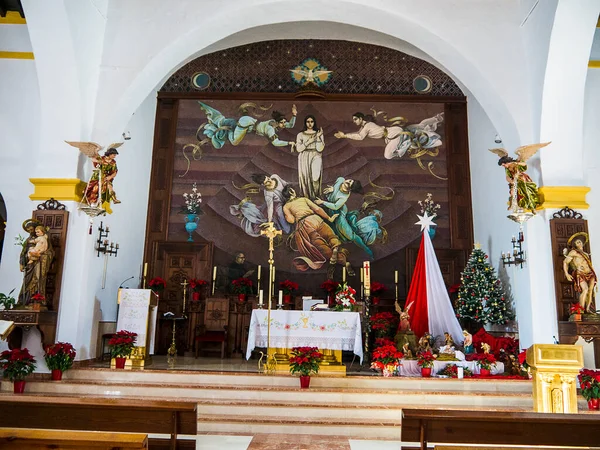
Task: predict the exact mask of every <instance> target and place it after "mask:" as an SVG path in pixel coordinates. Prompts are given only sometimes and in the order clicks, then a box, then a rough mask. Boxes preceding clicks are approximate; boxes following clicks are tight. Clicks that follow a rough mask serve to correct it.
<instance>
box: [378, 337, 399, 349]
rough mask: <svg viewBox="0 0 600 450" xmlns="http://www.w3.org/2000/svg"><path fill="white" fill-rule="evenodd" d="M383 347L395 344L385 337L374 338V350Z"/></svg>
mask: <svg viewBox="0 0 600 450" xmlns="http://www.w3.org/2000/svg"><path fill="white" fill-rule="evenodd" d="M384 345H396V343H395V342H394V341H392V340H391V339H390V338H386V337H380V338H375V348H378V347H383V346H384Z"/></svg>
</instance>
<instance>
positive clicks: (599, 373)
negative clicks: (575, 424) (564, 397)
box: [577, 369, 600, 402]
mask: <svg viewBox="0 0 600 450" xmlns="http://www.w3.org/2000/svg"><path fill="white" fill-rule="evenodd" d="M577 379H578V380H579V386H580V387H581V395H583V398H585V399H586V400H587V401H588V402H589V401H590V400H591V399H594V398H600V370H590V369H581V371H580V372H579V375H577Z"/></svg>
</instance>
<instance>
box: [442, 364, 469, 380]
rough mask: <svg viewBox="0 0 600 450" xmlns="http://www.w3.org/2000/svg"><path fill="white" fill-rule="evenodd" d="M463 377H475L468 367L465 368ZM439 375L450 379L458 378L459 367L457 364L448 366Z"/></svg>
mask: <svg viewBox="0 0 600 450" xmlns="http://www.w3.org/2000/svg"><path fill="white" fill-rule="evenodd" d="M462 369H463V376H464V377H465V378H469V377H472V376H473V372H471V371H470V370H469V369H467V368H466V367H463V368H462ZM437 374H438V375H441V376H446V377H448V378H458V366H457V365H456V364H448V365H447V366H446V367H444V368H443V369H442V370H440V371H439V372H438V373H437Z"/></svg>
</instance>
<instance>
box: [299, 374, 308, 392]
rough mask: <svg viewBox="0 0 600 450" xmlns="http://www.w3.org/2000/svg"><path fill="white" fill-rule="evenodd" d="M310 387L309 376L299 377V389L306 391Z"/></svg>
mask: <svg viewBox="0 0 600 450" xmlns="http://www.w3.org/2000/svg"><path fill="white" fill-rule="evenodd" d="M309 386H310V375H300V389H308V387H309Z"/></svg>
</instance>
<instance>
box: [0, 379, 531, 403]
mask: <svg viewBox="0 0 600 450" xmlns="http://www.w3.org/2000/svg"><path fill="white" fill-rule="evenodd" d="M296 381H297V380H296ZM1 389H2V391H10V390H11V389H12V384H11V383H5V382H3V383H2V388H1ZM27 392H30V393H39V394H43V393H44V394H74V395H105V396H110V395H112V396H128V397H130V396H132V397H154V398H172V399H174V398H178V399H198V400H200V399H222V400H226V399H229V400H237V401H264V402H286V403H288V402H289V403H303V402H304V403H320V404H327V403H340V402H342V403H346V404H352V405H355V404H357V405H379V404H394V405H408V404H410V405H414V404H422V405H438V406H442V405H443V406H451V405H455V406H463V407H471V406H487V407H489V408H497V407H515V408H531V407H532V405H533V400H532V397H531V394H523V393H512V392H501V393H497V392H488V393H482V392H461V391H423V390H397V389H396V390H394V389H388V390H381V389H343V388H319V387H311V388H310V389H300V388H299V387H298V385H296V387H283V386H280V387H274V386H267V387H262V386H206V385H175V386H172V385H169V384H164V383H145V384H142V383H135V382H127V383H124V382H120V383H111V382H106V381H101V382H100V381H96V382H90V381H87V382H85V381H78V380H72V381H69V380H63V381H61V382H51V381H29V382H28V383H27Z"/></svg>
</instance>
